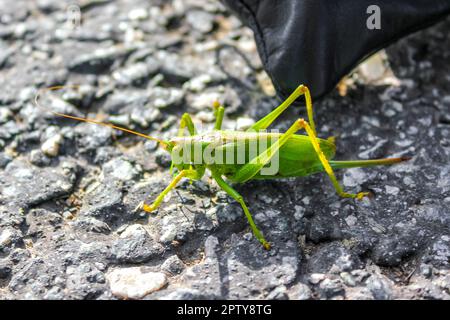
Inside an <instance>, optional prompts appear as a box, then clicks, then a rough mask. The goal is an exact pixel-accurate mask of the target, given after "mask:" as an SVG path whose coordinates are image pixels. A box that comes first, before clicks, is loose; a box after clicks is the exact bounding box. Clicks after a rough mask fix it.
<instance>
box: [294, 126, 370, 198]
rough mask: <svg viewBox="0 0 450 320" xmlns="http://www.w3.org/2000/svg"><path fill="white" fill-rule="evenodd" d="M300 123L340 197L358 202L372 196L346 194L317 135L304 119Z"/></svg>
mask: <svg viewBox="0 0 450 320" xmlns="http://www.w3.org/2000/svg"><path fill="white" fill-rule="evenodd" d="M298 122H299V124H300V126H301V127H302V128H304V129H305V131H306V133H307V134H308V136H309V138H310V139H311V144H312V145H313V148H314V150H315V151H316V153H317V156H318V157H319V160H320V162H321V163H322V166H323V168H324V169H325V172H326V173H327V174H328V176H329V177H330V180H331V183H332V184H333V186H334V188H335V189H336V192H337V193H338V195H340V196H341V197H343V198H356V199H358V200H361V199H362V198H364V197H365V196H368V195H369V194H370V193H369V192H359V193H358V194H354V193H347V192H344V190H343V188H342V187H341V185H340V184H339V182H338V181H337V179H336V175H335V174H334V171H333V169H332V168H331V166H330V163H329V162H328V159H327V158H326V157H325V155H324V153H323V152H322V149H321V148H320V144H319V141H317V136H316V135H315V133H314V131H313V129H312V128H311V126H310V125H309V124H308V122H306V121H305V120H304V119H299V120H298Z"/></svg>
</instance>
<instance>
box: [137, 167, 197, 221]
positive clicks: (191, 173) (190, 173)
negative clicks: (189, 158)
mask: <svg viewBox="0 0 450 320" xmlns="http://www.w3.org/2000/svg"><path fill="white" fill-rule="evenodd" d="M185 177H186V178H190V179H198V178H199V172H198V171H197V170H193V169H190V170H181V171H180V173H178V175H177V176H176V177H175V178H174V179H173V180H172V182H171V183H170V184H169V185H168V186H167V187H166V188H165V189H164V191H163V192H161V193H160V194H159V195H158V197H156V199H155V201H154V202H153V203H152V204H151V205H147V204H145V203H144V202H141V203H140V204H139V206H138V208H140V209H142V210H144V211H146V212H152V211H154V210H156V209H157V208H158V207H159V206H160V204H161V202H162V201H163V200H164V197H165V196H166V195H167V194H168V193H169V192H170V191H171V190H172V189H173V188H175V187H176V186H177V184H178V182H180V180H181V179H182V178H185Z"/></svg>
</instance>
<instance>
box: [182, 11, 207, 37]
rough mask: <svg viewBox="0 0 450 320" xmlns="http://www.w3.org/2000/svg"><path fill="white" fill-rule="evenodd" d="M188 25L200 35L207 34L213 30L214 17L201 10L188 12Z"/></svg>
mask: <svg viewBox="0 0 450 320" xmlns="http://www.w3.org/2000/svg"><path fill="white" fill-rule="evenodd" d="M186 20H187V22H188V23H189V25H190V26H191V27H192V28H193V29H194V30H197V31H199V32H201V33H209V32H211V31H212V30H213V28H214V16H213V15H212V14H210V13H209V12H206V11H203V10H190V11H188V13H187V14H186Z"/></svg>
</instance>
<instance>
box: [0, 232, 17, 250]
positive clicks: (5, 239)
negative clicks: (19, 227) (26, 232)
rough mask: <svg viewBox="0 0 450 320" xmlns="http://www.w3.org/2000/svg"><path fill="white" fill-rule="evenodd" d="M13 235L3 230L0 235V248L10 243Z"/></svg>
mask: <svg viewBox="0 0 450 320" xmlns="http://www.w3.org/2000/svg"><path fill="white" fill-rule="evenodd" d="M13 236H14V233H13V232H12V231H11V230H10V229H5V230H4V231H3V232H2V233H0V247H3V246H7V245H8V244H10V243H11V241H12V238H13Z"/></svg>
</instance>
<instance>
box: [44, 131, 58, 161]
mask: <svg viewBox="0 0 450 320" xmlns="http://www.w3.org/2000/svg"><path fill="white" fill-rule="evenodd" d="M62 141H63V137H62V135H60V134H56V135H54V136H52V137H50V138H48V139H47V140H46V141H45V142H44V143H43V144H42V146H41V151H42V152H43V153H44V154H45V155H47V156H49V157H56V156H57V155H58V153H59V146H60V145H61V143H62Z"/></svg>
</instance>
